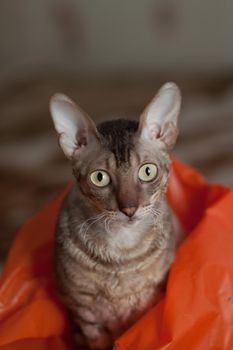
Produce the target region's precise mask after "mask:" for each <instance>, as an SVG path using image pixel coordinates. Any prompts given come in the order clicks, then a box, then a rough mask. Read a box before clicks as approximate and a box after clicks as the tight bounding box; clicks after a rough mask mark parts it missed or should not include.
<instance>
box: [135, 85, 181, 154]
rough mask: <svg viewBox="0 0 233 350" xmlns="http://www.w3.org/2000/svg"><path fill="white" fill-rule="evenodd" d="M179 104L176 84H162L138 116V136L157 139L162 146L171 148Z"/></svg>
mask: <svg viewBox="0 0 233 350" xmlns="http://www.w3.org/2000/svg"><path fill="white" fill-rule="evenodd" d="M180 105H181V93H180V90H179V88H178V86H177V85H176V84H175V83H166V84H164V85H163V86H162V87H161V89H160V90H159V91H158V93H157V95H156V96H155V97H154V98H153V100H152V101H151V102H150V103H149V105H148V106H147V107H146V108H145V110H144V111H143V113H142V115H141V117H140V123H139V132H140V137H141V138H142V139H144V140H147V141H151V142H153V141H154V140H158V141H160V144H161V146H162V147H165V148H166V149H171V148H172V147H173V146H174V144H175V142H176V138H177V135H178V125H177V123H178V116H179V112H180Z"/></svg>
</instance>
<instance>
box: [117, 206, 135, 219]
mask: <svg viewBox="0 0 233 350" xmlns="http://www.w3.org/2000/svg"><path fill="white" fill-rule="evenodd" d="M136 210H137V207H128V208H122V209H121V211H122V212H123V213H124V214H125V215H127V216H128V217H130V218H131V217H132V216H133V215H134V213H135V211H136Z"/></svg>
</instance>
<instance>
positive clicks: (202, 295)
mask: <svg viewBox="0 0 233 350" xmlns="http://www.w3.org/2000/svg"><path fill="white" fill-rule="evenodd" d="M67 191H68V189H66V191H65V192H64V193H63V194H62V195H61V196H60V197H59V198H57V199H56V200H55V201H53V202H52V203H51V204H50V205H49V206H48V207H47V208H45V209H44V210H42V211H41V212H40V213H39V214H38V215H36V216H35V217H34V218H33V219H32V220H31V221H29V222H28V223H26V224H25V225H24V226H23V227H22V229H21V230H20V231H19V232H18V235H17V237H16V239H15V242H14V244H13V246H12V248H11V250H10V254H9V256H8V259H7V263H6V266H5V269H4V272H3V275H2V278H1V282H0V350H29V349H30V350H45V349H50V350H51V349H53V350H68V349H73V348H74V344H73V343H72V340H71V339H72V336H71V333H70V330H69V326H68V319H67V315H66V311H65V309H64V307H63V306H62V305H61V304H60V303H59V301H58V300H57V297H56V292H55V290H54V286H53V279H52V268H51V266H52V252H53V237H54V231H55V223H56V219H57V215H58V211H59V208H60V205H61V203H62V200H63V198H64V196H65V195H66V193H67ZM167 195H168V200H169V202H170V204H171V206H172V207H173V209H174V211H175V212H176V213H177V215H178V216H179V218H180V220H181V221H182V223H183V225H184V226H185V228H186V229H187V232H188V235H187V238H186V239H185V241H184V242H183V243H182V244H181V246H180V247H179V249H178V251H177V255H176V259H175V262H174V263H173V265H172V268H171V271H170V274H169V279H168V285H167V291H166V295H165V296H164V298H163V300H162V301H161V302H160V303H159V304H157V305H156V306H155V307H154V308H152V309H151V310H150V311H149V312H148V313H147V314H146V315H145V316H144V317H143V318H142V319H140V320H139V321H138V322H137V323H136V324H135V325H134V326H133V327H132V328H131V329H130V330H129V331H127V332H126V333H125V334H124V335H123V336H122V337H121V338H119V339H118V340H117V341H116V344H115V348H114V349H117V350H165V349H166V350H168V349H169V350H172V349H176V350H194V349H195V350H196V349H198V350H210V349H211V350H217V349H219V350H220V349H221V350H223V349H224V350H232V349H233V191H232V190H231V189H229V188H226V187H223V186H216V185H209V184H208V183H207V182H206V181H205V179H203V177H202V176H201V175H199V174H198V173H197V172H196V171H194V170H193V169H191V168H190V167H188V166H186V165H183V164H182V163H180V162H178V161H173V169H172V175H171V178H170V185H169V190H168V194H167Z"/></svg>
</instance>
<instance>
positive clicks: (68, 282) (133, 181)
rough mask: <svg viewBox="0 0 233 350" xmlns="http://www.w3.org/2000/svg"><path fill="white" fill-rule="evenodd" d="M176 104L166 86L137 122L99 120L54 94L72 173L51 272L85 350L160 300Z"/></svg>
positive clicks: (170, 237) (173, 234)
mask: <svg viewBox="0 0 233 350" xmlns="http://www.w3.org/2000/svg"><path fill="white" fill-rule="evenodd" d="M180 104H181V95H180V92H179V89H178V87H177V86H176V85H175V84H174V83H167V84H165V85H164V86H163V87H162V88H161V89H160V90H159V92H158V94H157V95H156V96H155V97H154V99H153V100H152V101H151V103H150V104H149V105H148V106H147V107H146V109H145V110H144V112H143V113H142V115H141V117H140V120H139V122H137V121H129V120H124V119H119V120H115V121H107V122H104V123H101V124H99V125H97V126H95V124H94V122H93V121H92V119H91V118H90V117H89V116H88V115H87V114H86V113H85V112H83V111H82V110H81V108H80V107H78V106H77V105H76V104H75V103H74V102H72V101H71V100H70V99H69V98H68V97H66V96H64V95H60V94H56V95H54V96H53V97H52V99H51V106H50V107H51V114H52V117H53V121H54V125H55V129H56V130H57V132H58V134H59V142H60V145H61V147H62V149H63V151H64V153H65V155H66V156H67V157H68V158H69V159H70V161H71V165H72V168H73V173H74V176H75V179H76V182H75V185H74V187H73V189H72V190H71V191H70V193H69V194H68V196H67V197H66V199H65V201H64V204H63V206H62V209H61V212H60V216H59V220H58V225H57V232H56V240H55V275H56V282H57V286H58V290H59V292H60V295H61V297H62V299H63V300H64V302H65V304H66V305H67V307H68V309H69V310H70V314H71V318H72V320H73V321H74V324H75V325H76V339H77V343H78V344H83V346H84V347H85V348H88V349H100V350H106V349H110V348H111V347H112V345H113V342H114V340H115V339H116V338H117V337H118V336H120V335H121V334H122V333H123V332H124V331H125V330H126V329H127V328H129V327H130V326H131V325H132V324H133V323H134V322H135V321H136V320H138V319H139V318H140V317H141V316H142V315H143V314H144V313H145V312H146V311H147V310H148V309H149V308H150V307H151V306H152V305H154V304H155V303H156V302H157V301H158V300H159V297H160V293H161V285H162V283H163V282H164V281H165V279H166V275H167V273H168V270H169V268H170V266H171V263H172V261H173V259H174V255H175V250H176V246H177V243H178V241H179V240H180V232H179V230H177V227H178V225H177V220H176V218H175V216H174V214H173V213H172V211H171V209H170V208H169V206H168V204H167V201H166V198H165V192H166V188H167V182H168V177H169V169H170V158H169V153H168V152H169V150H170V149H171V148H172V147H173V146H174V144H175V142H176V138H177V134H178V128H177V120H178V115H179V111H180ZM175 227H176V228H175Z"/></svg>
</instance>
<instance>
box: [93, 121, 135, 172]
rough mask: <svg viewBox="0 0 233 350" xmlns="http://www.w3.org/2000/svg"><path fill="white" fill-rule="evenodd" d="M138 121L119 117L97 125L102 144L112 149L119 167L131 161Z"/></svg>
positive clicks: (109, 149)
mask: <svg viewBox="0 0 233 350" xmlns="http://www.w3.org/2000/svg"><path fill="white" fill-rule="evenodd" d="M137 129H138V122H136V121H130V120H124V119H118V120H113V121H108V122H104V123H101V124H99V125H98V126H97V130H98V132H99V135H100V141H101V144H102V146H103V147H104V148H105V149H107V150H108V151H110V152H111V153H112V154H113V155H114V157H115V162H116V165H117V167H120V166H121V165H127V164H129V163H130V157H131V155H132V150H133V149H134V140H135V135H136V133H137Z"/></svg>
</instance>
